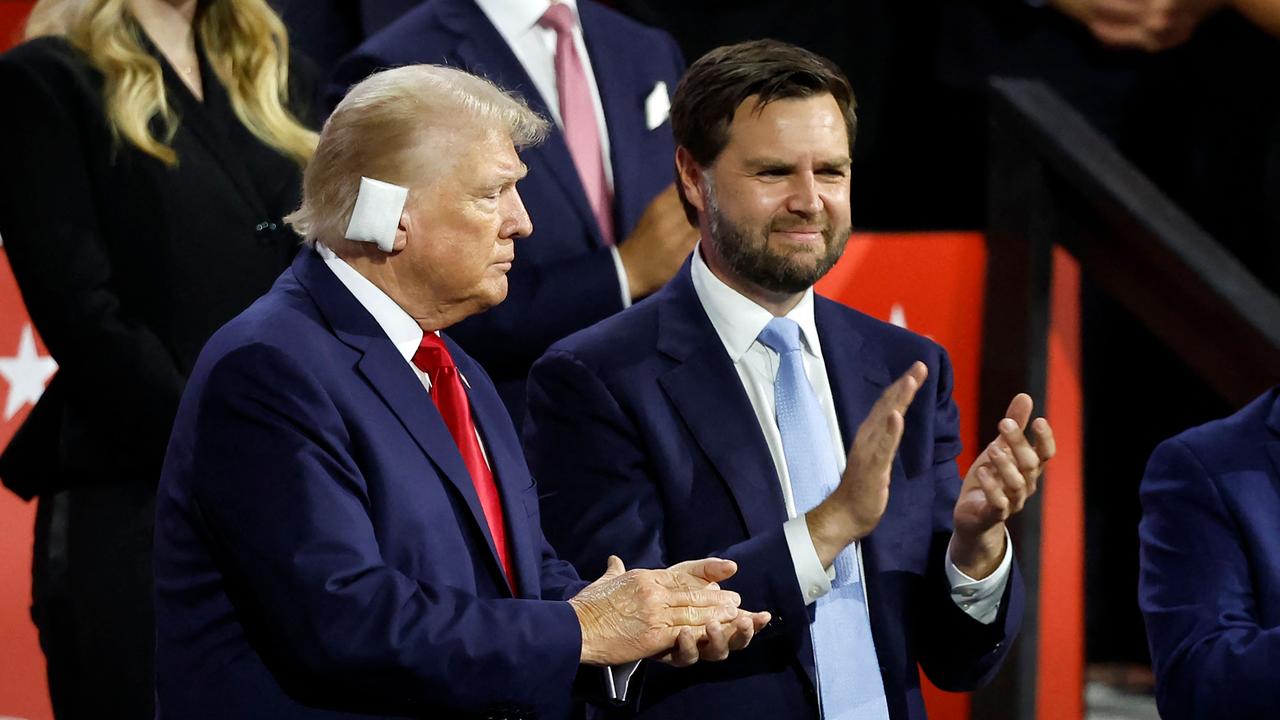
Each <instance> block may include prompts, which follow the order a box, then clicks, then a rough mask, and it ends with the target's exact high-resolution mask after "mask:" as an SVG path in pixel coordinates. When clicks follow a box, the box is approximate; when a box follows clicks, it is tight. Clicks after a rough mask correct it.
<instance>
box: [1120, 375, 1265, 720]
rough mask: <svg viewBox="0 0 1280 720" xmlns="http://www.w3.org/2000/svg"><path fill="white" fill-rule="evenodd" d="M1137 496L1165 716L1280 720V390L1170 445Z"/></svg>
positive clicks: (1145, 591) (1142, 589)
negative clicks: (1278, 672) (1277, 718)
mask: <svg viewBox="0 0 1280 720" xmlns="http://www.w3.org/2000/svg"><path fill="white" fill-rule="evenodd" d="M1141 495H1142V524H1141V525H1140V527H1139V535H1140V537H1141V541H1142V544H1141V547H1142V559H1141V574H1140V576H1139V586H1138V589H1139V593H1138V601H1139V604H1140V605H1141V607H1142V613H1143V615H1144V616H1145V618H1146V621H1147V636H1148V638H1149V640H1150V643H1151V658H1152V660H1153V661H1154V664H1155V671H1156V700H1157V703H1158V704H1159V708H1160V716H1161V717H1163V718H1165V719H1166V720H1182V719H1183V718H1232V720H1254V719H1257V720H1262V719H1263V718H1275V717H1280V675H1277V668H1280V388H1275V389H1272V390H1271V391H1269V392H1267V393H1266V394H1264V395H1263V396H1262V397H1260V398H1258V399H1257V400H1254V401H1253V402H1252V403H1250V404H1249V405H1247V406H1245V408H1244V409H1243V410H1241V411H1240V412H1238V413H1236V414H1235V415H1232V416H1231V417H1229V418H1226V419H1224V420H1218V421H1215V422H1211V423H1208V424H1206V425H1202V426H1200V427H1197V428H1194V429H1192V430H1188V431H1187V432H1185V433H1183V434H1181V435H1179V436H1177V437H1175V438H1172V439H1170V440H1167V441H1165V442H1164V443H1162V444H1161V445H1160V446H1159V447H1158V448H1156V451H1155V453H1154V454H1153V455H1152V456H1151V462H1150V463H1148V465H1147V472H1146V476H1145V477H1144V478H1143V480H1142V489H1141Z"/></svg>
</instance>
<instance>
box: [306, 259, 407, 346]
mask: <svg viewBox="0 0 1280 720" xmlns="http://www.w3.org/2000/svg"><path fill="white" fill-rule="evenodd" d="M316 254H318V255H319V256H320V258H321V259H323V260H324V264H325V265H328V266H329V269H330V270H332V271H333V274H334V275H335V276H337V278H338V281H339V282H341V283H342V284H343V285H345V286H346V288H347V290H350V291H351V294H352V295H354V296H355V298H356V300H357V301H358V302H359V303H360V304H361V305H363V306H364V309H365V310H368V311H369V314H370V315H372V316H373V319H374V320H375V321H377V323H378V326H379V327H381V328H382V331H383V332H384V333H386V334H387V337H388V338H390V340H391V343H392V344H393V345H395V346H396V350H398V351H399V352H400V354H401V355H403V356H404V359H405V361H406V362H412V361H413V356H414V353H416V352H418V346H419V345H421V344H422V327H421V326H420V325H418V321H417V320H414V319H413V318H412V317H410V316H409V313H407V312H405V311H404V308H401V307H400V306H399V305H397V304H396V301H395V300H392V299H391V297H390V296H389V295H387V294H386V293H384V292H382V290H381V289H380V288H379V287H378V286H377V285H374V284H373V283H372V282H370V281H369V279H368V278H366V277H365V276H363V275H361V274H360V273H358V272H356V269H355V268H353V267H351V266H350V265H348V264H347V262H346V261H345V260H343V259H342V258H340V257H338V256H337V254H336V253H334V252H333V251H332V250H330V249H329V248H328V247H326V246H325V244H324V243H321V242H318V241H317V242H316Z"/></svg>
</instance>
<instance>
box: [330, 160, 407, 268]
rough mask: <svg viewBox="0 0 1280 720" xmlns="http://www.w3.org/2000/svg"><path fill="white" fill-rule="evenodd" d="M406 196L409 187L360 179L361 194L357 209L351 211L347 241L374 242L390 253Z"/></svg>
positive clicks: (379, 247)
mask: <svg viewBox="0 0 1280 720" xmlns="http://www.w3.org/2000/svg"><path fill="white" fill-rule="evenodd" d="M407 197H409V188H404V187H400V186H399V185H392V184H391V183H386V182H382V181H381V180H374V179H372V178H367V177H362V178H360V192H359V194H358V195H356V206H355V209H354V210H352V211H351V222H350V223H348V224H347V234H346V238H347V239H348V240H355V241H356V242H370V243H374V244H375V245H377V246H378V249H379V250H381V251H382V252H387V253H389V252H391V250H392V249H393V248H394V247H395V243H396V228H397V227H399V226H400V214H401V213H403V212H404V201H405V198H407Z"/></svg>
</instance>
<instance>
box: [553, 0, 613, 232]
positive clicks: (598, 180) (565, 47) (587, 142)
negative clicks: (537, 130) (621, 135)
mask: <svg viewBox="0 0 1280 720" xmlns="http://www.w3.org/2000/svg"><path fill="white" fill-rule="evenodd" d="M538 24H539V25H541V26H542V27H544V28H548V29H550V30H554V31H555V32H556V88H557V89H558V91H559V94H560V118H561V120H562V121H563V123H564V139H565V142H566V144H568V146H569V155H570V156H572V157H573V164H574V166H575V167H577V169H578V177H579V178H581V179H582V187H583V189H585V190H586V191H587V201H588V202H589V203H590V204H591V212H592V213H593V214H594V215H595V216H596V222H597V223H599V225H600V234H601V235H602V236H603V237H604V242H605V244H606V245H613V244H614V242H615V240H614V234H613V197H612V193H610V192H609V183H608V181H607V180H606V179H605V174H604V158H603V157H602V153H601V149H600V129H599V126H598V125H597V124H596V111H595V107H594V106H593V105H592V102H591V88H590V87H589V86H588V85H587V71H586V70H585V69H584V68H583V67H582V59H581V58H579V57H578V49H577V48H576V47H575V46H574V43H573V26H574V17H573V10H572V9H571V8H570V7H569V6H568V5H565V4H564V3H561V2H553V3H551V7H549V8H547V11H546V12H545V13H543V14H542V17H541V18H539V19H538Z"/></svg>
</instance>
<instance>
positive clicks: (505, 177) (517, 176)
mask: <svg viewBox="0 0 1280 720" xmlns="http://www.w3.org/2000/svg"><path fill="white" fill-rule="evenodd" d="M528 174H529V166H528V165H525V164H524V163H520V164H519V165H518V166H516V167H515V168H514V169H512V170H511V171H510V172H508V171H506V170H504V171H503V172H502V181H503V182H504V183H505V182H508V181H512V180H514V181H516V182H519V181H520V180H523V179H524V178H525V176H526V175H528Z"/></svg>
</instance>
